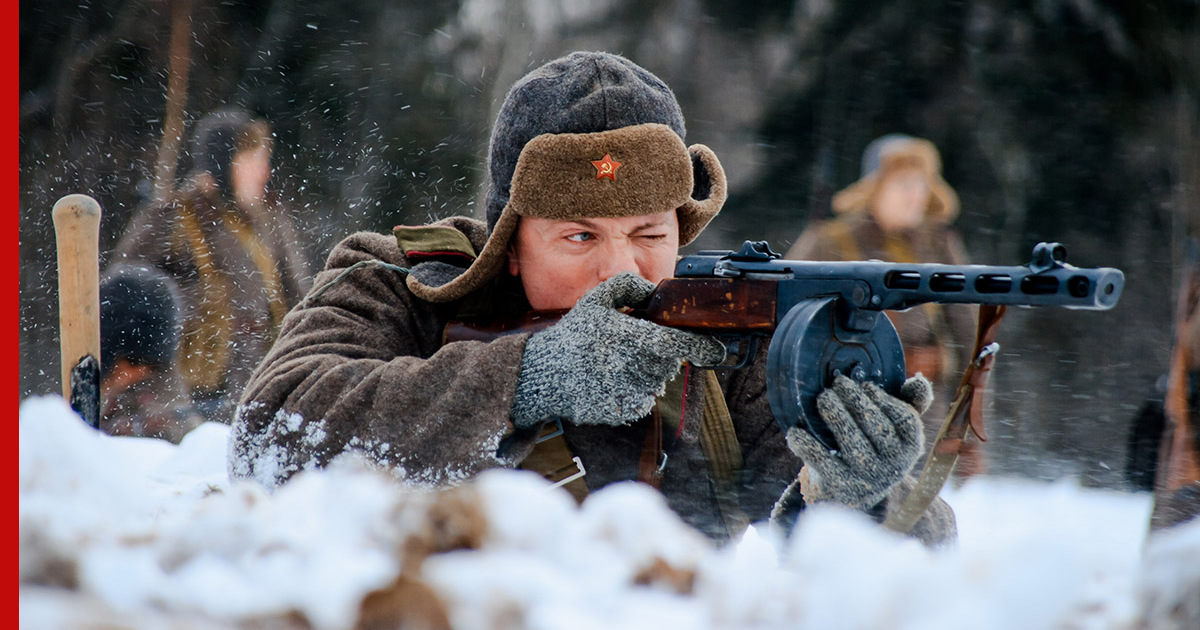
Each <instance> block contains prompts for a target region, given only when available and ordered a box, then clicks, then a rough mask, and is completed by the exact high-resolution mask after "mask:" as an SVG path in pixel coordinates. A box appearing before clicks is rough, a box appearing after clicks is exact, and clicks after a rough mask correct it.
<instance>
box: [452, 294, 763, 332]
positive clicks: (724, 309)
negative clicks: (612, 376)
mask: <svg viewBox="0 0 1200 630" xmlns="http://www.w3.org/2000/svg"><path fill="white" fill-rule="evenodd" d="M777 285H778V283H776V282H772V281H769V280H738V281H736V282H735V281H734V280H732V279H728V278H711V279H709V278H668V279H666V280H663V281H662V282H660V283H659V284H658V287H656V288H655V290H654V293H653V294H652V295H651V296H650V299H649V300H648V301H647V303H646V306H645V307H644V308H639V309H634V310H632V311H630V315H632V316H634V317H638V318H641V319H645V320H647V321H651V322H654V323H656V324H661V325H663V326H670V327H672V328H682V329H686V330H693V331H696V332H704V333H708V334H737V335H745V334H753V333H760V334H765V335H769V334H771V332H773V331H774V330H775V325H776V321H775V320H776V311H777V305H776V301H775V300H776V298H775V295H776V287H777ZM566 314H567V310H566V309H563V310H553V311H529V312H527V313H524V314H522V315H519V316H515V317H501V318H496V319H491V320H488V321H482V320H478V319H475V318H463V319H456V320H452V321H450V322H449V323H447V324H446V328H445V330H444V331H443V334H442V343H451V342H454V341H485V342H486V341H491V340H493V339H496V338H497V337H502V336H504V335H511V334H516V333H526V332H528V333H533V332H538V331H540V330H544V329H546V328H549V327H550V326H553V325H554V324H555V323H557V322H558V320H559V319H561V318H562V316H563V315H566Z"/></svg>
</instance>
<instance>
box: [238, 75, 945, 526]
mask: <svg viewBox="0 0 1200 630" xmlns="http://www.w3.org/2000/svg"><path fill="white" fill-rule="evenodd" d="M684 138H685V129H684V121H683V116H682V113H681V111H680V108H679V105H678V103H677V102H676V101H675V97H674V95H673V94H672V93H671V91H670V89H668V87H667V86H666V85H665V84H664V83H663V82H662V81H661V80H659V79H658V78H657V77H655V76H654V75H653V74H651V73H649V72H648V71H646V70H645V69H644V68H642V67H640V66H638V65H636V64H634V63H633V62H631V61H629V60H628V59H625V58H623V57H620V56H617V55H612V54H608V53H573V54H570V55H568V56H566V57H563V58H560V59H557V60H554V61H552V62H550V63H547V64H545V65H543V66H542V67H540V68H537V69H536V70H534V71H533V72H531V73H530V74H528V75H526V76H525V77H524V78H522V79H520V80H519V81H518V82H517V83H516V84H514V85H513V86H512V88H511V89H510V91H509V93H508V95H507V97H506V99H505V102H504V104H503V106H502V107H501V110H500V112H499V114H498V116H497V120H496V123H495V126H494V128H493V132H492V136H491V142H490V148H489V156H488V172H489V176H490V179H489V182H488V189H487V202H486V210H487V221H486V222H484V221H479V220H475V219H471V218H467V217H450V218H447V219H444V220H441V221H438V222H435V223H433V224H430V225H424V226H401V227H397V228H396V229H395V230H394V232H393V234H391V235H382V234H375V233H368V232H360V233H357V234H354V235H351V236H350V237H348V238H346V239H345V240H343V241H342V242H341V243H340V244H339V245H337V246H336V247H335V248H334V250H333V251H332V253H331V254H330V256H329V260H328V262H327V265H326V269H325V271H323V272H322V273H321V274H319V275H318V277H317V279H316V281H315V283H314V287H315V288H314V290H313V291H312V292H310V293H309V295H308V296H307V297H306V298H305V300H304V302H302V304H301V305H300V306H298V307H297V308H296V309H294V310H293V311H292V312H291V313H290V314H289V315H288V317H287V318H286V319H285V320H284V324H283V329H282V331H281V334H280V336H279V339H278V341H277V342H276V343H275V346H274V348H273V349H272V350H271V352H270V354H269V355H268V356H267V358H266V359H265V360H264V361H263V363H262V364H261V365H260V366H259V368H258V369H257V370H256V372H255V374H254V376H253V377H252V379H251V381H250V384H249V385H248V387H247V388H246V391H245V393H244V395H243V397H242V399H241V403H240V404H239V408H238V414H237V417H236V420H235V424H234V431H233V445H232V450H231V459H230V467H231V470H230V473H231V475H232V476H233V477H235V478H250V479H255V480H257V481H259V482H261V483H262V484H264V485H266V486H268V487H274V486H276V485H278V484H280V483H284V482H285V481H286V480H287V479H288V478H289V477H291V476H292V475H294V474H296V473H297V472H299V471H301V470H305V469H309V468H315V467H321V466H325V465H327V464H328V463H329V462H330V461H332V460H333V459H335V458H337V457H338V456H340V455H342V454H344V453H355V454H357V455H359V456H361V457H364V458H365V459H366V460H368V461H370V462H372V463H374V464H375V465H378V466H379V467H380V468H382V469H385V470H387V471H389V472H391V474H392V475H394V476H395V477H396V478H397V479H399V480H400V481H402V482H404V483H406V484H414V485H423V486H430V487H444V486H448V485H455V484H459V483H462V482H464V481H467V480H469V479H470V478H472V477H473V476H475V475H476V474H478V473H480V472H482V471H484V470H487V469H490V468H497V467H506V468H525V469H528V470H533V471H536V472H537V473H539V474H542V475H544V476H545V477H546V478H548V479H550V480H551V481H555V482H561V483H563V484H565V486H566V488H567V489H568V490H569V491H571V493H572V494H573V495H574V496H575V497H576V498H578V499H580V500H583V498H584V497H586V495H587V494H588V493H589V492H592V491H595V490H597V489H599V488H601V487H603V486H605V485H607V484H610V483H614V482H619V481H642V482H645V483H648V484H651V485H653V486H654V487H656V488H658V489H659V490H661V492H662V494H663V495H664V497H665V498H666V501H667V503H668V504H669V505H670V506H671V508H672V509H674V510H675V511H676V512H677V513H678V514H679V515H680V516H681V517H682V518H683V519H684V520H685V521H686V522H688V523H689V524H691V525H693V526H694V527H696V528H697V529H699V530H700V531H702V532H704V533H706V534H707V535H709V536H711V537H712V538H713V539H715V540H728V539H729V538H730V537H731V536H736V535H738V534H739V533H740V532H741V530H742V529H743V528H744V527H745V526H746V524H747V523H748V522H752V521H759V520H767V519H768V518H769V517H771V515H772V512H773V511H774V513H775V515H776V517H777V520H779V519H782V520H784V521H786V520H787V517H789V516H790V517H792V518H794V512H795V511H796V509H797V507H798V506H800V505H802V504H803V503H804V501H805V500H808V501H815V500H837V501H841V502H842V503H845V504H847V505H851V506H853V507H855V508H858V509H863V510H868V511H869V510H877V511H878V510H883V509H885V508H886V505H887V504H888V501H889V499H890V495H891V494H892V493H893V492H900V491H903V489H902V486H903V483H901V481H902V478H903V476H904V472H905V471H907V470H908V469H909V468H910V467H911V465H912V463H914V462H915V460H916V457H917V456H918V455H919V447H918V452H917V453H912V452H909V451H910V450H911V449H909V450H906V451H905V452H903V453H899V452H898V453H887V454H886V455H885V456H881V457H886V458H887V462H886V465H884V466H881V467H879V469H872V471H870V472H862V473H861V474H859V471H858V470H857V469H855V468H854V466H852V465H851V466H843V467H841V468H838V469H832V468H829V469H824V468H823V469H822V470H815V471H810V473H816V474H815V475H811V476H816V477H822V478H824V482H825V483H824V485H823V488H824V490H825V492H824V494H821V493H818V492H817V491H816V489H815V488H816V486H814V487H813V488H811V489H810V491H809V492H808V493H807V494H803V495H802V494H801V492H800V489H799V485H798V484H799V482H798V481H797V475H798V471H800V470H801V467H802V465H803V464H804V463H803V462H802V461H801V459H800V458H799V457H798V456H797V455H796V453H795V452H793V449H792V448H791V447H789V444H788V442H787V441H786V440H785V438H784V436H783V435H781V433H780V430H779V428H778V424H777V423H776V422H775V420H774V418H773V417H772V415H771V411H770V408H769V404H768V402H767V397H766V396H765V395H764V388H765V377H764V371H763V369H764V364H765V357H766V353H765V350H764V351H763V352H762V353H761V356H760V357H757V359H761V360H756V361H754V363H753V364H752V365H751V367H749V368H747V369H743V370H737V371H734V372H728V371H726V372H722V373H721V374H720V375H718V374H717V373H716V372H715V371H713V370H707V369H704V367H705V366H712V365H714V364H716V363H718V362H720V361H722V360H723V359H724V357H725V349H724V347H723V346H722V345H721V343H720V342H718V341H717V340H715V339H713V338H710V337H707V336H703V335H698V334H693V333H690V332H686V331H682V330H676V329H672V328H667V327H663V326H659V325H657V324H653V323H651V322H647V321H644V320H641V319H637V318H635V317H633V316H631V315H628V314H626V313H625V312H624V310H625V309H626V308H627V307H634V306H637V305H639V304H640V303H642V302H643V301H644V300H646V299H647V298H648V296H649V295H650V293H651V292H652V291H653V289H654V287H655V285H656V283H658V282H659V281H661V280H663V279H666V278H669V277H671V276H672V275H673V273H674V266H675V262H676V260H677V258H678V253H679V248H680V247H681V246H683V245H686V244H688V243H690V242H691V241H692V240H694V239H695V238H696V236H697V235H698V234H699V233H700V232H701V231H702V230H703V229H704V227H705V226H706V225H707V224H708V223H709V222H710V221H711V220H712V219H713V218H714V217H715V216H716V215H717V213H718V212H719V210H720V208H721V206H722V204H723V203H724V201H725V197H726V181H725V175H724V171H723V170H722V168H721V164H720V162H719V161H718V160H717V157H716V155H715V154H714V153H713V152H712V151H711V150H710V149H709V148H708V147H706V146H704V145H700V144H692V145H690V146H689V145H687V144H686V143H685V142H684ZM531 310H533V311H560V312H562V311H565V315H563V316H562V318H561V319H559V320H558V321H557V323H555V324H553V325H551V326H549V327H547V328H544V329H542V330H539V331H536V332H520V333H516V334H508V335H503V336H499V337H496V338H492V339H489V340H486V341H484V340H479V341H476V340H454V341H445V340H444V338H443V331H444V329H445V327H446V324H447V323H448V322H450V321H452V320H456V319H462V318H471V319H474V320H477V321H478V320H483V321H489V320H491V321H504V320H508V319H513V318H517V317H520V316H523V315H525V314H526V313H528V312H529V311H531ZM918 389H919V387H918ZM852 393H857V395H859V396H860V397H864V398H865V397H866V396H867V394H866V393H865V392H863V390H861V389H857V388H855V389H853V392H852ZM859 402H862V401H861V400H859V399H856V401H855V403H859ZM880 402H881V403H882V402H883V401H880ZM887 403H888V404H887V407H888V409H889V410H891V411H893V412H894V413H883V414H879V413H877V414H875V415H874V416H873V417H874V418H876V419H878V418H885V417H886V418H889V420H886V421H887V422H892V421H895V422H900V423H916V424H917V425H919V422H920V420H919V418H918V417H917V414H918V412H917V411H916V409H914V408H913V407H911V406H908V404H907V403H905V402H901V401H898V400H896V399H894V398H890V397H889V400H888V401H887ZM891 403H895V404H891ZM848 407H850V408H852V409H854V411H845V410H844V409H843V411H841V412H840V413H842V415H843V416H847V419H846V421H847V422H852V421H853V418H849V416H851V415H855V414H858V416H862V415H864V413H865V412H863V410H862V409H863V407H862V405H858V404H850V405H848ZM893 416H895V417H894V418H893ZM856 417H857V416H856ZM881 421H882V420H881ZM916 433H918V434H919V433H920V432H919V431H917V432H916ZM873 461H874V460H873ZM875 463H878V462H875ZM884 468H886V469H888V470H889V471H892V473H896V472H897V471H898V474H885V475H882V476H881V475H879V474H877V473H878V472H879V470H880V469H884ZM807 469H808V467H807V466H806V467H805V470H807ZM826 473H827V474H826ZM781 497H784V498H786V499H787V500H786V501H781ZM922 523H923V524H918V529H917V530H916V531H917V534H916V535H918V536H919V537H921V538H922V539H923V540H926V541H927V542H930V543H934V542H941V541H945V540H947V539H948V538H952V537H953V535H954V527H953V515H952V513H950V511H949V508H948V506H945V504H944V503H943V504H939V505H938V506H937V508H935V509H934V510H931V514H930V515H929V516H927V517H926V519H925V520H924V521H923V522H922Z"/></svg>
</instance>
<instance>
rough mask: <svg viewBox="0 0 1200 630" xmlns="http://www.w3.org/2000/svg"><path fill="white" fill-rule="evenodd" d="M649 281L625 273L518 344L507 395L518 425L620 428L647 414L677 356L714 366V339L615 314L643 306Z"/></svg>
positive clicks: (717, 355)
mask: <svg viewBox="0 0 1200 630" xmlns="http://www.w3.org/2000/svg"><path fill="white" fill-rule="evenodd" d="M653 291H654V284H653V283H651V282H650V281H648V280H645V279H643V278H641V277H639V276H637V275H636V274H633V273H629V272H624V273H621V274H618V275H616V276H613V277H612V278H609V279H608V280H606V281H604V282H602V283H600V284H599V285H597V286H596V287H594V288H593V289H591V290H590V291H588V292H587V293H586V294H584V296H583V297H581V298H580V299H579V301H578V302H577V303H576V304H575V306H574V308H572V309H571V310H570V311H569V312H568V313H567V314H566V315H564V316H563V318H562V319H561V320H559V322H558V323H557V324H555V325H553V326H551V327H550V328H547V329H546V330H543V331H541V332H538V333H535V334H534V335H532V336H531V337H530V338H529V342H528V343H527V344H526V346H525V355H524V357H523V358H522V360H521V374H520V377H519V379H518V381H517V392H516V396H515V397H514V398H513V406H512V419H513V423H514V424H515V425H516V426H517V427H519V428H526V427H532V426H536V425H538V424H540V423H542V422H545V421H548V420H551V419H554V418H564V419H566V420H569V421H571V422H574V423H576V424H608V425H619V424H626V423H629V422H633V421H634V420H637V419H638V418H641V417H642V416H644V415H646V414H647V413H649V412H650V409H651V408H652V407H653V406H654V400H655V398H656V397H657V396H658V394H659V392H661V391H662V390H663V388H664V387H665V385H666V383H667V381H669V380H670V379H671V378H673V377H674V376H675V375H676V374H677V373H678V372H679V369H680V365H681V362H682V361H689V362H691V363H694V364H697V365H716V364H717V363H720V362H721V361H722V360H724V358H725V347H724V346H723V345H722V344H721V342H719V341H717V340H716V339H713V338H712V337H708V336H705V335H698V334H695V333H690V332H687V331H683V330H676V329H673V328H667V327H665V326H660V325H658V324H654V323H652V322H648V321H645V320H642V319H637V318H636V317H632V316H630V315H627V314H625V313H622V312H621V310H620V309H621V308H623V307H634V306H637V305H640V304H642V303H643V302H645V301H646V299H647V298H649V297H650V294H651V293H653Z"/></svg>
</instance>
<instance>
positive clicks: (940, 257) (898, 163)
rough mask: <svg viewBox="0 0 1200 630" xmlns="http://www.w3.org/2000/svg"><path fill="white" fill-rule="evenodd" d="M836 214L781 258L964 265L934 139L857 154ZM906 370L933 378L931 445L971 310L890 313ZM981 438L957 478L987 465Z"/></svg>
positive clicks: (895, 139) (970, 332)
mask: <svg viewBox="0 0 1200 630" xmlns="http://www.w3.org/2000/svg"><path fill="white" fill-rule="evenodd" d="M833 210H834V212H835V213H836V215H837V216H835V217H834V218H833V219H828V220H825V221H821V222H819V223H816V224H814V225H812V226H810V227H808V228H806V229H805V230H804V232H803V233H801V235H800V238H798V239H797V240H796V243H795V244H794V245H792V247H791V248H790V249H789V250H788V252H787V255H786V257H787V258H790V259H796V260H871V259H874V260H883V261H886V262H900V263H947V264H953V265H963V264H967V262H968V261H967V255H966V250H965V248H964V247H963V243H962V238H961V237H960V236H959V235H958V233H957V232H956V231H955V230H954V229H953V228H952V227H951V223H952V222H953V221H954V219H955V217H957V216H958V196H957V195H956V194H955V193H954V190H953V189H952V188H950V186H949V185H948V184H947V183H946V181H945V180H943V179H942V175H941V157H940V156H939V155H938V151H937V148H936V147H934V146H933V143H931V142H929V141H928V140H923V139H921V138H914V137H912V136H907V135H903V134H890V135H886V136H883V137H881V138H877V139H876V140H874V141H873V142H871V144H869V145H867V148H866V150H865V151H863V160H862V175H861V176H860V178H859V180H858V181H856V182H854V183H853V184H851V185H850V186H848V187H846V188H845V189H844V190H842V191H840V192H838V193H837V194H836V195H834V197H833ZM887 315H888V317H889V318H890V319H891V320H892V323H893V324H894V325H895V326H896V332H897V334H899V335H900V342H901V344H902V345H903V346H904V357H905V361H906V364H907V367H908V372H909V374H910V375H913V374H917V373H920V374H922V375H923V376H925V377H926V378H928V379H930V380H931V381H933V383H934V385H935V391H936V393H937V395H936V397H935V404H934V405H933V407H932V408H931V410H930V412H929V413H927V414H926V415H925V416H924V418H925V420H926V424H925V435H926V442H927V443H929V444H932V442H933V438H934V437H936V435H937V431H938V429H939V428H940V427H941V424H942V421H943V420H944V418H945V415H946V411H947V410H948V409H949V403H950V401H952V400H953V398H954V391H955V388H956V387H957V386H958V380H959V375H960V374H961V372H962V369H963V368H964V367H965V366H966V361H967V360H969V358H970V357H969V354H970V352H971V349H972V347H973V346H974V340H975V324H974V316H973V315H972V312H971V307H969V306H966V305H956V304H935V303H929V304H922V305H921V306H918V307H914V308H911V309H908V310H906V311H888V312H887ZM986 468H987V464H986V460H985V458H984V453H983V451H982V448H981V444H980V442H978V441H977V440H976V439H975V438H974V437H969V439H968V441H967V442H965V443H964V448H963V452H962V454H961V455H960V456H959V461H958V465H957V466H956V468H955V475H956V476H957V477H958V478H959V479H963V478H966V477H969V476H971V475H974V474H976V473H979V472H983V471H984V470H986Z"/></svg>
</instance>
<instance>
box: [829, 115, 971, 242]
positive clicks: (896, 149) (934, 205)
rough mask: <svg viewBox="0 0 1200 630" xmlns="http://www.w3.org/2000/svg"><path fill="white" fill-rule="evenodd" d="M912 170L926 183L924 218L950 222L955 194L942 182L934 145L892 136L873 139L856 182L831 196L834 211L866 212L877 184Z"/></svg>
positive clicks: (954, 214)
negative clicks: (927, 198)
mask: <svg viewBox="0 0 1200 630" xmlns="http://www.w3.org/2000/svg"><path fill="white" fill-rule="evenodd" d="M908 167H915V168H917V169H919V170H920V171H921V172H922V173H924V174H925V176H926V178H927V179H928V181H929V208H928V209H926V211H925V217H926V218H927V219H930V220H933V221H938V222H941V223H950V222H951V221H953V220H954V219H955V217H957V216H958V195H956V194H955V193H954V189H953V188H951V187H950V184H947V183H946V180H944V179H942V158H941V156H940V155H939V154H938V150H937V147H935V146H933V143H932V142H930V141H928V140H925V139H922V138H914V137H912V136H908V135H904V134H899V133H894V134H888V135H886V136H882V137H879V138H876V139H875V140H874V141H872V142H871V144H868V145H867V148H866V149H865V150H864V151H863V158H862V175H861V176H860V177H859V180H858V181H856V182H854V183H853V184H851V185H849V186H847V187H846V188H845V189H843V190H841V191H839V192H838V193H837V194H836V195H834V196H833V210H834V212H837V213H840V214H846V213H853V212H865V211H867V210H869V209H870V206H871V203H872V202H874V200H875V195H876V194H878V191H879V184H880V183H882V182H883V180H884V179H885V178H886V177H887V176H888V175H889V174H891V173H893V172H895V171H897V170H900V169H902V168H908Z"/></svg>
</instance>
